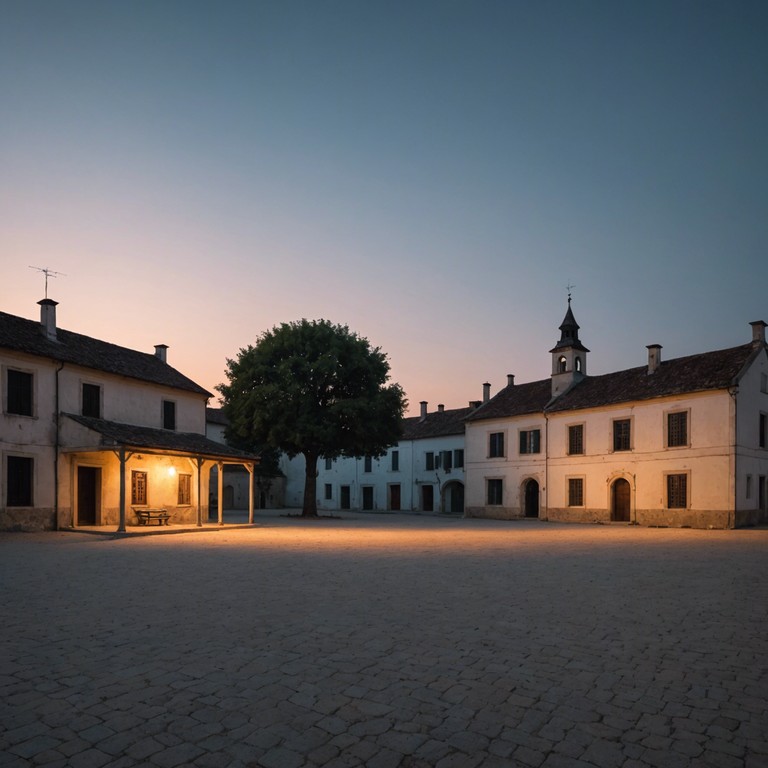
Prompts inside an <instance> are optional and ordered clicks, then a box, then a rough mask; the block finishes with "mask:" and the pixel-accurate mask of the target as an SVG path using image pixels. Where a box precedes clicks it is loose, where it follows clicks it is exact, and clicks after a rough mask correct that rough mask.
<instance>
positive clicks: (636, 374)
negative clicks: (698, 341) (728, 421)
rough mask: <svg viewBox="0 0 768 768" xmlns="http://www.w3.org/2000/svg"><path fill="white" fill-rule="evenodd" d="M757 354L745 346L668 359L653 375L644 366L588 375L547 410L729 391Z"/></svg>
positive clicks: (749, 346)
mask: <svg viewBox="0 0 768 768" xmlns="http://www.w3.org/2000/svg"><path fill="white" fill-rule="evenodd" d="M755 352H756V348H755V347H753V346H752V345H751V344H744V345H742V346H740V347H731V348H730V349H721V350H718V351H716V352H704V353H703V354H699V355H690V356H689V357H678V358H675V359H674V360H666V361H663V362H662V363H661V364H660V365H659V367H658V369H657V370H656V371H655V372H654V373H651V374H649V373H648V367H647V366H645V365H644V366H641V367H639V368H629V369H628V370H626V371H617V372H616V373H607V374H605V375H603V376H587V377H586V378H585V379H584V381H582V382H580V383H579V384H577V385H576V386H575V387H574V388H573V389H572V390H570V391H567V392H565V393H563V394H562V395H561V396H560V397H559V398H558V399H557V400H556V401H555V402H554V403H553V404H552V405H551V406H550V407H549V408H548V410H550V411H566V410H575V409H580V408H594V407H600V406H605V405H615V404H619V403H627V402H630V401H634V400H650V399H652V398H655V397H668V396H670V395H684V394H688V393H690V392H706V391H708V390H713V389H727V388H728V387H730V386H732V385H733V384H735V383H736V379H737V377H738V375H739V373H740V372H741V370H742V368H743V367H744V365H745V364H746V362H747V361H748V360H749V358H750V356H751V355H752V354H753V353H755Z"/></svg>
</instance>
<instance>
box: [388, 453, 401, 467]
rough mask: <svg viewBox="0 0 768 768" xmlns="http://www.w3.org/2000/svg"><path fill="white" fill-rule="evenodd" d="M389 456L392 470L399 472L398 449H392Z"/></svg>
mask: <svg viewBox="0 0 768 768" xmlns="http://www.w3.org/2000/svg"><path fill="white" fill-rule="evenodd" d="M390 458H391V460H392V471H393V472H399V471H400V451H392V453H391V454H390Z"/></svg>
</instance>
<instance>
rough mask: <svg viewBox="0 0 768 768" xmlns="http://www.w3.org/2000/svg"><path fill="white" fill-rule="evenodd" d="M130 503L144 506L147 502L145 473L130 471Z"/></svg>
mask: <svg viewBox="0 0 768 768" xmlns="http://www.w3.org/2000/svg"><path fill="white" fill-rule="evenodd" d="M131 504H134V505H136V506H146V504H147V473H146V472H136V471H134V472H131Z"/></svg>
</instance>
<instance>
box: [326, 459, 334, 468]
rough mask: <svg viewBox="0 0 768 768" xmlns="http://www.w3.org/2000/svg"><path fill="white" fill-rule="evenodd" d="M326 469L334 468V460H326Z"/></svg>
mask: <svg viewBox="0 0 768 768" xmlns="http://www.w3.org/2000/svg"><path fill="white" fill-rule="evenodd" d="M325 468H326V469H332V468H333V459H326V460H325Z"/></svg>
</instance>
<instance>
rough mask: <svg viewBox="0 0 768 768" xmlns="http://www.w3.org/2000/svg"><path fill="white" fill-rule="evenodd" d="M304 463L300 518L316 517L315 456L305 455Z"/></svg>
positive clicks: (314, 454) (313, 454)
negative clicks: (302, 502) (305, 467)
mask: <svg viewBox="0 0 768 768" xmlns="http://www.w3.org/2000/svg"><path fill="white" fill-rule="evenodd" d="M304 461H305V462H306V465H307V470H306V475H305V477H304V507H303V508H302V510H301V516H302V517H317V454H316V453H305V454H304Z"/></svg>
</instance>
